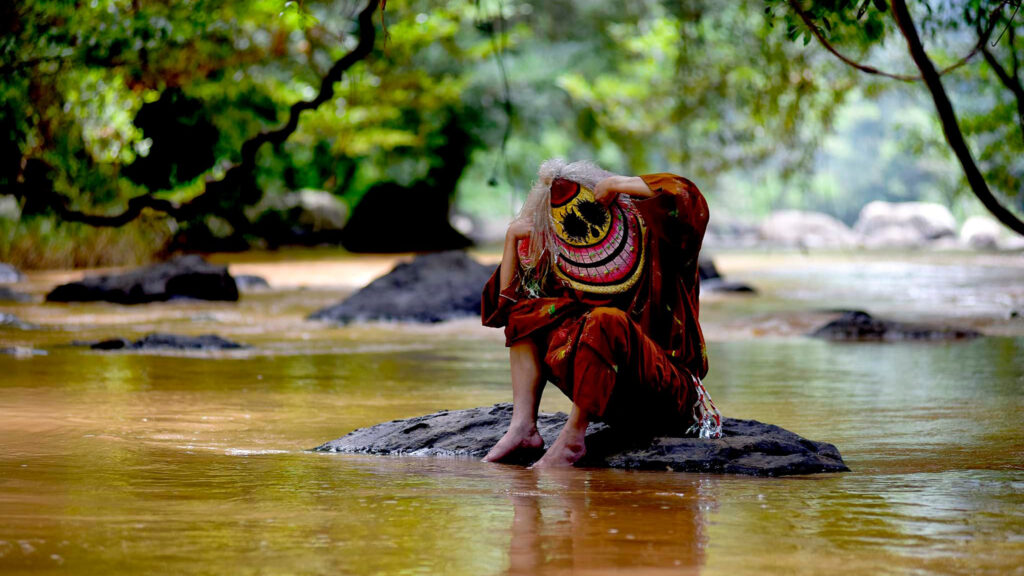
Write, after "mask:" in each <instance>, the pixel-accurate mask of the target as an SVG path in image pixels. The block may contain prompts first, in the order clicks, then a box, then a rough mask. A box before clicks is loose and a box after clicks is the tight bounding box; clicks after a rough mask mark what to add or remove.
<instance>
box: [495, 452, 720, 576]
mask: <svg viewBox="0 0 1024 576" xmlns="http://www.w3.org/2000/svg"><path fill="white" fill-rule="evenodd" d="M662 476H664V475H660V474H659V475H652V474H638V473H633V474H629V473H619V474H615V473H611V474H599V473H594V472H580V471H575V470H570V471H557V470H556V471H547V472H544V473H534V472H532V471H521V472H518V473H516V474H515V476H514V480H513V482H514V484H513V488H512V490H511V492H510V494H509V500H510V501H511V502H512V511H513V516H512V528H511V532H512V537H511V539H510V544H509V569H508V573H509V574H511V575H532V574H542V573H560V572H561V573H594V572H600V571H602V570H605V569H607V568H608V567H610V566H614V567H616V568H617V569H620V570H623V571H625V572H628V573H631V574H635V573H638V572H644V573H653V572H665V573H672V574H697V573H699V572H700V568H701V566H702V565H703V563H704V549H705V547H706V546H707V533H706V531H707V526H706V519H705V517H704V515H705V511H706V510H709V509H711V508H712V507H713V503H714V498H713V495H712V491H713V489H714V486H713V482H712V481H710V480H708V479H702V478H700V477H699V476H696V475H681V476H680V477H679V478H676V479H674V480H676V481H675V482H671V483H666V482H665V481H664V480H665V479H664V478H662ZM652 480H653V482H652Z"/></svg>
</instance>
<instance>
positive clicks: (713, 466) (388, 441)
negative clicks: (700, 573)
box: [314, 403, 849, 476]
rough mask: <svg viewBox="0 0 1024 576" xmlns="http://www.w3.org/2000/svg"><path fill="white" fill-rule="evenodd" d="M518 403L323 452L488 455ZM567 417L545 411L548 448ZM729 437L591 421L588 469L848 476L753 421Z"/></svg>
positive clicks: (454, 414) (369, 434)
mask: <svg viewBox="0 0 1024 576" xmlns="http://www.w3.org/2000/svg"><path fill="white" fill-rule="evenodd" d="M511 418H512V404H509V403H505V404H495V405H494V406H485V407H481V408H470V409H468V410H454V411H441V412H436V413H434V414H428V415H426V416H418V417H416V418H408V419H404V420H394V421H391V422H385V423H383V424H378V425H376V426H371V427H369V428H362V429H359V430H355V431H353V432H351V433H349V434H347V435H345V436H343V437H341V438H339V439H337V440H333V441H331V442H327V443H326V444H323V445H321V446H318V447H317V448H315V449H314V450H315V451H317V452H345V453H360V454H381V455H403V454H406V455H417V456H466V457H473V458H480V457H483V456H484V455H485V454H486V453H487V451H488V450H489V449H490V448H491V446H493V445H494V444H495V443H496V442H497V441H498V440H499V439H500V438H501V436H502V435H503V434H504V433H505V430H506V429H507V428H508V424H509V421H510V420H511ZM566 418H567V416H566V415H565V414H563V413H561V412H559V413H557V414H541V415H540V418H539V419H538V422H537V427H538V429H539V431H540V434H541V436H543V437H544V441H545V445H547V446H550V445H551V443H552V442H553V441H554V440H555V438H556V437H557V436H558V432H559V430H561V428H562V426H563V425H564V424H565V421H566ZM722 427H723V431H724V436H723V437H722V438H720V439H716V440H708V439H700V438H675V437H656V438H650V437H644V438H637V437H629V436H624V435H622V434H621V433H619V432H617V431H615V430H613V429H612V428H609V427H608V426H605V425H604V424H591V426H590V428H589V429H588V431H587V456H586V457H585V459H584V460H583V461H581V462H580V463H579V464H578V465H579V466H584V467H602V468H628V469H643V470H673V471H677V472H713V473H726V474H746V475H753V476H788V475H795V474H816V473H820V472H845V471H848V470H849V469H848V468H847V467H846V465H845V464H844V463H843V459H842V457H841V456H840V455H839V451H838V450H836V447H835V446H833V445H831V444H827V443H824V442H814V441H812V440H808V439H806V438H803V437H801V436H798V435H797V434H794V433H792V432H790V431H788V430H785V429H783V428H780V427H778V426H774V425H771V424H763V423H761V422H757V421H755V420H737V419H733V418H725V419H724V420H723V426H722ZM541 454H542V451H540V450H537V451H532V452H529V453H527V452H520V453H519V454H518V459H517V460H515V461H511V462H509V463H514V464H529V463H531V462H533V461H535V460H537V459H538V458H539V457H540V456H541Z"/></svg>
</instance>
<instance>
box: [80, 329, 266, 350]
mask: <svg viewBox="0 0 1024 576" xmlns="http://www.w3.org/2000/svg"><path fill="white" fill-rule="evenodd" d="M73 344H76V345H81V346H88V347H89V348H92V349H93V350H154V349H172V350H239V349H242V348H248V346H245V345H244V344H239V343H238V342H232V341H231V340H228V339H226V338H221V337H220V336H217V335H216V334H203V335H201V336H182V335H180V334H160V333H154V334H147V335H146V336H144V337H143V338H141V339H139V340H136V341H135V342H132V341H130V340H128V339H126V338H111V339H110V340H101V341H99V342H73Z"/></svg>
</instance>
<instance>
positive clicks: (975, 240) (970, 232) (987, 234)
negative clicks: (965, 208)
mask: <svg viewBox="0 0 1024 576" xmlns="http://www.w3.org/2000/svg"><path fill="white" fill-rule="evenodd" d="M1002 232H1003V226H1002V224H1000V223H999V222H996V221H995V220H993V219H991V218H986V217H985V216H971V217H970V218H968V219H967V220H966V221H965V222H964V225H963V226H962V227H961V228H960V241H961V242H962V243H964V244H965V245H967V246H970V247H971V248H975V249H977V250H996V249H998V248H999V238H1000V236H1002Z"/></svg>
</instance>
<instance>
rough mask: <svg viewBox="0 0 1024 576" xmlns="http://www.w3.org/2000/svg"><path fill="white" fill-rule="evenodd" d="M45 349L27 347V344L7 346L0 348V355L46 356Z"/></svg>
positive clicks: (16, 356) (17, 356)
mask: <svg viewBox="0 0 1024 576" xmlns="http://www.w3.org/2000/svg"><path fill="white" fill-rule="evenodd" d="M46 354H47V353H46V351H45V350H36V349H35V348H29V347H28V346H7V347H4V348H0V356H14V357H15V358H34V357H36V356H46Z"/></svg>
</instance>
